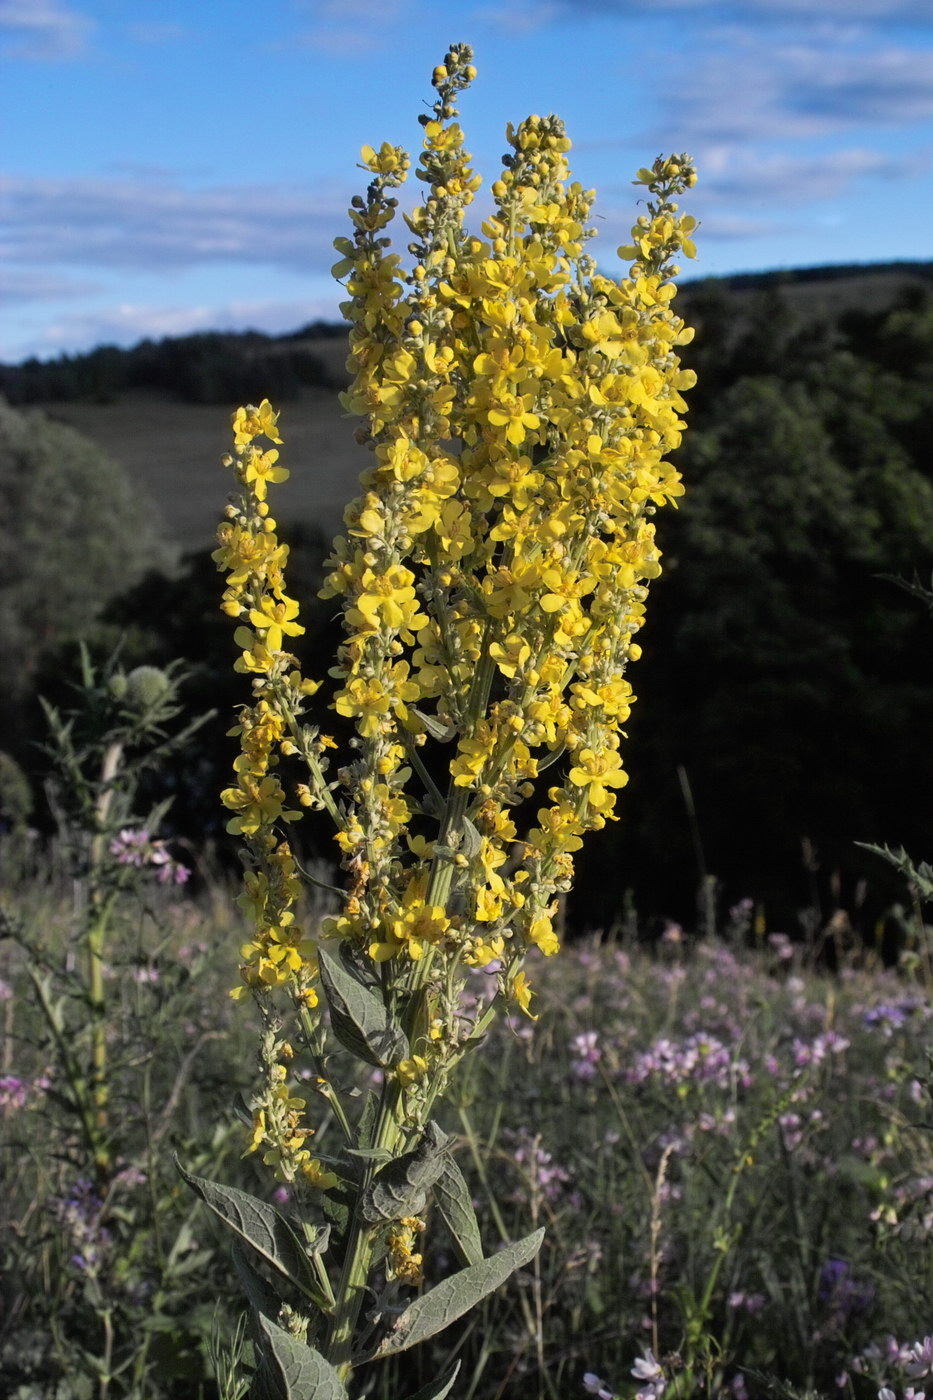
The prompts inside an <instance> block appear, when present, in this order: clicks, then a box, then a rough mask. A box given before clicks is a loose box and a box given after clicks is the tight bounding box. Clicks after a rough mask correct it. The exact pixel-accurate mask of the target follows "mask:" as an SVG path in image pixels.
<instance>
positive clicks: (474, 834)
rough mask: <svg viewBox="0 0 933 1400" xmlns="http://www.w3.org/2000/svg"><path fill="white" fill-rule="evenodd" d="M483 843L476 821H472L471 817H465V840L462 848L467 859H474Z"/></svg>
mask: <svg viewBox="0 0 933 1400" xmlns="http://www.w3.org/2000/svg"><path fill="white" fill-rule="evenodd" d="M482 844H483V838H482V836H480V834H479V828H478V827H477V826H476V824H475V822H471V821H470V818H469V817H464V818H463V842H462V844H461V847H460V850H461V853H462V854H463V855H465V856H466V858H467V860H472V859H473V857H474V856H475V855H476V853H477V851H478V850H479V848H480V847H481V846H482Z"/></svg>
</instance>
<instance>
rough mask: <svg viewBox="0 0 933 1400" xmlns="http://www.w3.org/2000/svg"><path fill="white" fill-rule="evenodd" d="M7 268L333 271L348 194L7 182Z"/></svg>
mask: <svg viewBox="0 0 933 1400" xmlns="http://www.w3.org/2000/svg"><path fill="white" fill-rule="evenodd" d="M0 198H2V200H3V204H4V207H5V211H6V229H5V230H4V233H3V237H2V242H0V256H2V257H3V259H4V260H5V261H7V262H11V263H22V264H24V265H29V264H37V263H38V264H42V265H44V266H48V265H59V266H62V265H67V266H72V267H75V266H81V267H108V268H124V269H126V268H133V269H144V270H146V271H159V270H168V269H174V268H180V267H191V266H195V265H198V264H205V263H246V264H254V265H255V264H261V265H264V266H267V267H270V266H274V267H280V268H288V269H291V270H298V271H301V272H308V271H320V270H323V269H325V268H326V267H329V265H330V262H331V261H332V260H333V258H332V242H333V239H334V237H335V235H336V234H338V233H343V232H345V225H346V222H347V220H346V212H345V211H346V205H347V202H348V198H347V196H346V195H345V194H344V192H342V191H341V192H339V193H337V192H335V191H328V190H326V189H321V188H317V189H314V190H309V189H308V188H306V187H303V188H301V189H291V190H290V189H287V188H283V187H282V186H279V185H268V186H263V185H224V186H214V187H211V188H206V189H205V188H201V189H190V188H186V187H184V186H183V185H181V184H180V183H178V182H177V181H168V180H161V179H157V178H156V179H148V178H146V179H133V178H127V179H107V178H103V177H96V178H95V177H77V178H68V179H51V178H46V177H29V176H6V177H4V178H2V179H0Z"/></svg>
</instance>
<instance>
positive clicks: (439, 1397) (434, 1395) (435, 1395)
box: [408, 1361, 460, 1400]
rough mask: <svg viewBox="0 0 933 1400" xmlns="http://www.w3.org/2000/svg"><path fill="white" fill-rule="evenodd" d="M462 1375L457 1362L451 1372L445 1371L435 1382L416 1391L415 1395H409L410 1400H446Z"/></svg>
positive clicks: (436, 1377)
mask: <svg viewBox="0 0 933 1400" xmlns="http://www.w3.org/2000/svg"><path fill="white" fill-rule="evenodd" d="M459 1373H460V1362H459V1361H455V1362H454V1364H453V1366H451V1368H450V1370H448V1371H443V1372H442V1373H441V1375H439V1376H435V1378H434V1380H433V1381H428V1383H427V1385H423V1386H422V1387H421V1389H420V1390H416V1391H415V1393H414V1395H409V1396H408V1400H445V1397H446V1396H448V1395H449V1394H450V1392H451V1390H452V1389H453V1384H454V1381H455V1380H456V1379H457V1376H458V1375H459Z"/></svg>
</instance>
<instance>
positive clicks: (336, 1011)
mask: <svg viewBox="0 0 933 1400" xmlns="http://www.w3.org/2000/svg"><path fill="white" fill-rule="evenodd" d="M318 965H319V967H320V971H321V982H322V983H323V985H324V992H325V994H326V996H327V1004H328V1006H329V1007H330V1020H331V1026H332V1027H333V1031H334V1035H335V1036H336V1037H337V1039H338V1040H339V1041H340V1043H341V1045H343V1046H344V1047H345V1048H346V1049H347V1050H349V1051H350V1053H351V1054H353V1055H356V1057H357V1058H358V1059H360V1060H365V1061H366V1063H367V1064H368V1065H374V1066H375V1067H376V1068H377V1069H392V1068H393V1067H394V1066H395V1065H397V1064H398V1063H399V1062H400V1061H401V1060H404V1059H407V1057H408V1038H407V1036H406V1035H405V1032H404V1031H403V1030H402V1028H401V1026H399V1025H397V1024H396V1023H395V1022H394V1021H393V1020H392V1018H391V1016H390V1014H389V1011H388V1008H387V1007H386V1006H385V1004H384V1003H383V1000H382V997H381V996H380V995H379V993H378V992H377V991H375V990H373V989H372V988H370V987H367V986H366V985H365V983H364V982H363V981H362V979H361V977H360V976H358V975H356V974H355V973H354V972H353V971H351V969H350V968H349V967H348V966H347V964H346V962H345V961H344V960H343V959H342V958H339V957H335V956H334V954H333V953H331V952H330V951H329V950H328V949H327V948H325V946H324V945H323V944H319V945H318Z"/></svg>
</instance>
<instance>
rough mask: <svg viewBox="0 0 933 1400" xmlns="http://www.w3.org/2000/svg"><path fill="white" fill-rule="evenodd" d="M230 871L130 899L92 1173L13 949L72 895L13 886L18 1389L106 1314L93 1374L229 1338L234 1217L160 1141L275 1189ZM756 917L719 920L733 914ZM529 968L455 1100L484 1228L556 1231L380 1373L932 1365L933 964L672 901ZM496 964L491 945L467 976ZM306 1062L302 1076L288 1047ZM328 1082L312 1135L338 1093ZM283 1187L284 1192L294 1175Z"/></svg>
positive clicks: (755, 1377)
mask: <svg viewBox="0 0 933 1400" xmlns="http://www.w3.org/2000/svg"><path fill="white" fill-rule="evenodd" d="M6 854H7V855H9V851H7V852H6ZM230 897H231V892H230V891H228V890H226V889H224V888H222V887H219V886H218V887H214V888H213V889H212V891H211V895H210V898H209V899H207V898H203V897H202V898H201V899H199V900H192V899H190V898H187V897H185V896H184V894H183V893H172V892H171V891H170V890H164V889H162V890H156V889H153V890H152V891H151V892H150V893H149V894H148V895H147V896H146V898H145V905H146V906H147V907H148V913H144V912H143V910H142V909H141V908H140V907H139V906H135V907H134V905H133V904H132V903H130V904H126V905H124V907H123V909H122V912H121V925H120V928H121V931H120V932H119V934H118V935H117V934H115V936H114V940H113V942H112V944H111V947H110V950H109V954H108V966H107V982H106V997H107V1004H108V1015H109V1025H110V1046H111V1055H112V1056H113V1079H112V1093H113V1099H112V1112H113V1114H114V1123H115V1137H114V1143H115V1147H116V1155H115V1159H114V1165H113V1168H112V1170H111V1175H110V1179H109V1182H108V1183H107V1184H106V1185H102V1184H101V1182H100V1178H99V1177H95V1174H94V1170H93V1166H92V1164H90V1163H89V1162H88V1161H87V1159H86V1154H85V1152H84V1149H83V1148H82V1143H81V1137H80V1132H79V1130H78V1124H77V1121H76V1119H75V1117H74V1113H73V1110H72V1107H71V1104H70V1091H69V1088H68V1084H67V1082H66V1081H65V1080H64V1079H63V1078H62V1074H61V1068H60V1066H59V1065H58V1064H57V1052H56V1050H55V1046H54V1044H53V1042H52V1041H51V1040H50V1036H49V1030H48V1024H47V1022H46V1021H45V1018H44V1017H43V1015H42V1013H41V1011H40V1009H39V1006H38V1005H37V1001H36V987H35V984H33V983H31V982H30V980H29V976H28V975H27V972H28V965H29V961H30V959H29V957H28V956H27V948H28V947H32V948H33V949H35V948H36V946H40V947H41V949H42V951H41V954H36V953H35V952H33V955H32V965H33V966H34V967H38V968H39V970H40V972H42V973H43V975H46V976H50V975H51V972H50V971H49V969H50V968H51V967H52V966H53V965H54V964H55V963H56V960H57V959H58V958H60V956H61V955H62V954H63V952H64V950H65V949H66V947H67V940H68V936H69V935H68V930H69V926H70V922H71V920H72V918H73V914H72V912H71V911H70V910H69V908H68V906H67V903H66V902H64V901H63V900H62V898H61V896H60V895H59V894H58V893H57V887H56V877H54V875H53V873H52V872H47V874H46V878H45V880H37V881H34V882H33V884H32V886H31V888H30V891H29V892H28V894H25V895H24V896H23V898H22V899H21V900H19V901H18V902H15V903H14V904H13V905H12V906H11V905H10V904H9V902H8V903H7V904H6V905H5V909H6V912H7V916H8V918H9V915H10V910H11V907H12V908H13V909H15V910H17V911H18V912H17V914H16V919H15V921H14V922H16V923H17V926H18V929H19V933H18V937H21V938H22V939H23V940H24V941H23V942H20V943H18V944H11V943H9V942H8V943H7V944H5V945H4V947H5V951H4V953H3V962H2V965H0V973H2V981H0V989H2V996H3V998H4V1000H3V1013H4V1017H5V1023H6V1026H5V1028H6V1032H7V1040H6V1050H5V1052H4V1054H5V1059H4V1064H3V1077H2V1078H0V1114H2V1119H3V1125H4V1134H3V1135H4V1143H5V1146H4V1149H3V1155H2V1158H0V1171H2V1189H3V1193H4V1200H5V1202H6V1215H5V1223H4V1227H3V1233H2V1236H0V1250H2V1257H3V1263H4V1275H5V1280H6V1281H5V1283H4V1286H3V1290H4V1300H5V1308H6V1311H5V1319H4V1322H3V1327H2V1333H0V1393H2V1394H3V1395H4V1397H7V1398H8V1400H99V1398H100V1397H104V1395H105V1391H104V1389H103V1388H102V1386H101V1383H100V1380H99V1375H98V1371H97V1368H98V1367H99V1365H100V1361H101V1357H102V1356H103V1353H104V1350H105V1348H106V1347H107V1346H108V1345H109V1348H110V1350H109V1357H110V1363H109V1364H110V1366H111V1368H112V1369H113V1370H114V1371H115V1372H116V1375H115V1378H114V1379H113V1381H112V1382H111V1383H110V1386H109V1388H108V1390H107V1392H106V1393H107V1394H108V1395H109V1396H110V1400H117V1397H121V1396H131V1397H138V1400H163V1397H164V1400H168V1397H171V1398H172V1400H199V1398H202V1400H207V1397H212V1396H215V1395H217V1393H218V1392H217V1389H216V1382H215V1380H213V1379H212V1377H214V1376H216V1375H217V1373H218V1367H220V1368H221V1369H222V1366H223V1364H224V1363H223V1352H224V1347H221V1348H220V1356H218V1350H217V1343H216V1340H215V1342H213V1343H212V1341H211V1338H212V1336H214V1337H215V1338H216V1335H217V1334H218V1331H219V1332H220V1333H221V1334H222V1335H224V1336H225V1337H226V1338H227V1339H228V1340H229V1339H230V1338H231V1337H232V1336H233V1334H234V1327H235V1320H236V1317H237V1314H238V1312H239V1311H240V1308H241V1306H242V1304H241V1301H240V1298H239V1295H238V1289H237V1284H236V1280H235V1279H234V1278H233V1277H232V1276H231V1272H230V1269H229V1265H228V1256H227V1251H226V1244H225V1242H224V1241H223V1240H222V1239H221V1238H220V1237H219V1235H218V1234H217V1233H216V1232H215V1230H214V1229H213V1228H212V1227H211V1225H210V1223H209V1221H208V1219H207V1218H206V1214H205V1213H204V1211H203V1208H202V1207H199V1206H198V1205H197V1204H196V1203H195V1201H194V1198H193V1197H192V1196H190V1195H189V1193H188V1192H187V1191H186V1190H185V1189H184V1188H183V1187H182V1186H181V1184H180V1183H179V1182H178V1181H177V1178H175V1177H174V1174H173V1170H172V1166H171V1160H170V1156H171V1151H172V1149H173V1148H174V1149H176V1150H178V1151H179V1153H180V1155H181V1157H182V1159H183V1161H184V1162H185V1164H186V1165H187V1166H188V1167H189V1168H190V1169H193V1170H196V1171H198V1172H201V1173H203V1174H204V1175H207V1176H210V1177H213V1178H215V1179H217V1180H219V1181H223V1182H225V1183H226V1184H229V1185H233V1184H237V1183H239V1184H241V1185H242V1186H244V1187H245V1188H246V1189H248V1190H250V1191H254V1192H255V1191H257V1190H258V1191H259V1192H260V1193H262V1192H263V1191H266V1190H268V1189H269V1188H268V1184H266V1185H264V1180H266V1179H265V1178H263V1177H262V1176H261V1175H260V1173H259V1172H257V1170H256V1169H255V1168H254V1166H253V1165H252V1162H253V1160H254V1159H250V1158H247V1159H246V1160H245V1161H244V1160H242V1159H241V1156H240V1154H241V1153H242V1152H243V1147H244V1144H245V1140H246V1137H247V1136H248V1134H247V1132H246V1130H245V1129H244V1128H243V1127H242V1126H240V1125H239V1124H238V1123H237V1121H236V1119H235V1117H234V1116H233V1114H232V1113H231V1109H230V1104H231V1095H232V1094H233V1092H234V1090H235V1089H237V1088H239V1089H241V1090H242V1091H243V1092H244V1093H245V1094H247V1095H249V1093H250V1090H251V1085H252V1083H253V1069H252V1066H253V1056H254V1053H255V1045H256V1038H255V1029H254V1023H253V1013H252V1012H251V1010H250V1009H249V1007H248V1006H247V1007H244V1008H242V1009H239V1010H237V1009H235V1008H234V1006H233V1003H232V1002H231V1001H230V998H229V996H228V995H227V988H228V987H229V985H230V983H231V980H232V979H233V977H234V975H235V974H234V963H235V959H236V945H237V943H238V942H239V937H238V934H237V932H236V929H235V927H231V917H230V912H229V909H230V905H229V900H230ZM742 917H743V916H742V911H737V912H736V914H735V917H734V920H733V923H732V924H731V926H730V927H729V929H727V930H724V932H726V933H727V935H728V936H729V937H730V938H731V939H733V940H735V939H738V940H739V941H740V942H741V941H742V940H743V939H744V934H743V925H742ZM531 971H532V977H533V980H534V982H535V984H536V985H537V986H538V987H539V990H540V1004H539V1006H538V1011H539V1020H538V1021H536V1022H531V1021H529V1020H528V1019H526V1018H524V1017H518V1018H517V1019H515V1018H513V1019H511V1020H509V1021H507V1022H502V1023H501V1024H500V1025H499V1028H498V1029H497V1030H496V1031H495V1033H494V1035H493V1036H492V1037H491V1038H490V1040H489V1043H488V1045H487V1047H486V1049H485V1050H484V1051H483V1052H482V1053H481V1055H480V1056H479V1057H478V1058H477V1059H475V1060H474V1062H473V1067H472V1069H471V1070H470V1071H469V1073H468V1074H466V1075H465V1076H464V1077H462V1078H461V1079H459V1080H458V1081H457V1082H456V1084H455V1085H454V1088H453V1091H452V1094H451V1098H450V1104H449V1107H448V1109H447V1110H446V1112H445V1117H444V1126H445V1127H446V1129H447V1130H448V1131H449V1132H451V1133H452V1134H453V1136H454V1143H455V1147H456V1154H457V1159H458V1161H459V1162H460V1164H461V1166H462V1168H463V1170H464V1172H465V1173H466V1174H467V1177H468V1179H469V1181H470V1183H471V1188H472V1190H473V1193H474V1199H475V1201H476V1204H477V1209H478V1214H479V1220H480V1226H481V1231H482V1236H483V1240H484V1243H485V1247H486V1249H487V1251H493V1250H495V1249H496V1247H497V1246H498V1244H499V1242H500V1240H501V1239H502V1238H503V1237H509V1238H517V1237H519V1236H520V1235H523V1234H524V1233H526V1232H527V1231H529V1230H531V1229H533V1228H534V1227H535V1226H537V1225H538V1224H544V1225H545V1226H546V1227H547V1234H546V1243H545V1247H544V1251H543V1253H542V1255H541V1257H540V1261H539V1263H538V1265H537V1266H536V1267H535V1268H534V1270H529V1271H525V1272H523V1273H521V1274H519V1276H518V1277H517V1279H516V1280H514V1281H513V1282H512V1283H511V1284H510V1285H509V1286H508V1288H507V1289H506V1290H505V1292H504V1293H503V1294H501V1295H499V1296H498V1297H497V1299H496V1300H495V1302H494V1303H492V1304H488V1305H486V1306H484V1308H483V1309H482V1310H481V1312H480V1313H479V1314H478V1315H477V1316H476V1317H475V1318H474V1320H473V1321H472V1323H469V1324H467V1323H464V1324H460V1325H458V1326H455V1327H453V1328H451V1329H450V1331H449V1332H447V1333H443V1334H441V1336H440V1337H439V1338H438V1339H437V1340H436V1341H435V1342H434V1343H432V1344H431V1346H430V1347H426V1348H425V1349H424V1354H422V1355H421V1358H420V1361H419V1362H418V1363H417V1364H416V1366H415V1369H412V1367H411V1366H408V1367H407V1368H406V1367H402V1366H400V1364H399V1363H389V1369H388V1371H387V1370H386V1369H383V1370H382V1371H381V1372H379V1379H378V1381H376V1380H375V1379H374V1380H373V1383H372V1384H373V1388H370V1389H368V1390H367V1391H366V1393H367V1394H368V1395H371V1396H372V1397H373V1400H389V1397H390V1396H395V1395H397V1394H408V1392H409V1390H410V1389H413V1388H414V1385H415V1383H416V1382H419V1381H423V1380H424V1379H426V1378H427V1377H428V1376H429V1375H431V1374H435V1373H437V1372H439V1370H440V1369H441V1367H442V1366H443V1365H444V1364H446V1361H447V1360H448V1359H449V1358H450V1357H451V1356H453V1355H458V1356H459V1357H460V1358H461V1359H462V1361H463V1363H464V1371H463V1376H464V1384H463V1386H462V1390H461V1392H460V1393H461V1394H462V1395H463V1396H464V1397H466V1400H479V1398H480V1397H481V1398H482V1400H497V1398H499V1400H505V1397H510V1400H578V1398H579V1400H582V1397H584V1396H585V1395H586V1393H587V1392H586V1390H585V1388H584V1384H583V1377H584V1374H585V1373H594V1374H596V1375H598V1376H600V1377H602V1378H604V1384H603V1388H604V1389H605V1391H606V1393H607V1394H612V1395H616V1394H620V1395H622V1396H625V1397H630V1396H633V1395H634V1393H635V1390H636V1389H637V1386H638V1382H637V1381H634V1380H633V1379H632V1377H631V1371H632V1367H633V1366H634V1365H635V1363H636V1360H637V1358H638V1357H639V1356H643V1355H644V1354H645V1350H646V1348H650V1349H651V1352H652V1353H653V1355H655V1356H657V1357H659V1358H662V1360H663V1361H664V1367H665V1373H666V1375H667V1376H668V1378H669V1381H668V1390H667V1394H668V1396H669V1397H671V1396H682V1397H686V1396H690V1395H694V1394H696V1395H701V1394H702V1395H705V1396H719V1397H722V1398H723V1400H725V1397H731V1400H734V1397H737V1396H738V1397H744V1396H746V1395H747V1396H751V1397H753V1400H759V1397H760V1398H761V1400H765V1397H776V1396H787V1397H790V1396H791V1395H802V1394H804V1393H806V1394H808V1395H812V1396H826V1397H838V1396H845V1397H850V1400H852V1398H853V1397H858V1400H874V1396H875V1395H876V1394H877V1390H878V1386H879V1385H880V1384H881V1383H886V1384H888V1385H890V1386H892V1387H893V1388H894V1390H895V1393H896V1394H897V1395H898V1396H900V1395H901V1394H902V1393H905V1394H909V1393H910V1392H909V1391H906V1390H905V1387H906V1386H907V1385H908V1384H909V1383H910V1381H909V1378H910V1376H911V1375H912V1374H913V1375H914V1376H917V1375H921V1374H926V1372H923V1371H922V1369H921V1368H920V1367H921V1363H919V1362H917V1363H916V1366H915V1369H914V1371H913V1372H911V1370H910V1369H909V1367H910V1365H911V1357H912V1355H913V1354H912V1353H911V1351H910V1348H911V1347H913V1346H914V1344H915V1343H920V1341H921V1340H922V1338H923V1336H924V1335H925V1334H926V1333H928V1332H929V1331H930V1329H931V1318H933V1266H931V1259H930V1250H929V1229H930V1221H931V1211H933V1196H931V1191H933V1145H931V1139H930V1134H929V1131H928V1127H927V1125H928V1122H929V1119H930V1116H931V1109H930V1097H929V1079H928V1075H929V1065H928V1061H927V1058H926V1056H927V1050H928V1047H929V1044H930V1032H931V1020H930V1009H929V1003H928V999H927V995H926V993H927V988H926V985H925V984H921V983H918V982H916V981H914V980H911V979H910V978H906V977H903V976H898V975H896V974H894V973H890V972H888V973H885V972H883V971H881V970H880V969H877V968H872V967H871V966H863V967H855V966H852V967H847V968H846V969H844V970H843V971H842V973H841V975H839V976H838V977H835V978H828V977H824V976H820V975H817V974H815V973H814V972H813V971H812V970H811V969H808V968H807V966H806V965H805V963H804V962H802V961H801V953H800V951H799V950H798V952H797V953H794V952H793V951H792V950H791V949H790V947H789V945H788V944H787V943H786V941H783V942H782V940H781V939H780V938H777V939H772V940H771V941H770V942H768V943H766V944H765V946H764V947H763V948H761V949H760V950H759V951H757V952H754V951H741V949H740V948H739V947H738V946H737V945H736V944H733V946H729V945H728V944H726V943H723V942H701V943H696V944H694V943H693V942H692V940H689V939H687V940H685V939H684V938H683V936H682V935H681V934H679V933H678V932H676V931H673V930H672V931H671V934H670V936H669V937H668V938H667V939H665V941H664V942H663V943H662V944H661V945H660V947H659V950H658V952H657V954H656V955H651V954H649V953H646V952H645V951H640V950H639V949H638V948H637V947H636V946H634V945H632V944H626V943H624V942H623V943H612V944H603V945H599V944H593V943H587V944H582V945H580V944H578V945H576V946H571V947H568V948H566V949H565V950H563V951H562V952H561V953H560V954H559V955H558V956H557V957H555V958H553V959H550V960H547V961H543V960H538V961H537V962H536V963H535V964H534V966H533V968H532V969H531ZM490 986H491V981H490V978H489V976H488V975H487V974H484V973H478V974H476V976H475V978H474V984H473V988H472V995H474V996H476V997H480V998H482V997H484V996H485V995H487V994H488V989H489V987H490ZM76 1024H78V1023H76ZM82 1037H83V1032H81V1031H80V1030H79V1031H77V1032H76V1035H75V1039H74V1043H73V1046H72V1049H73V1050H74V1051H76V1052H77V1053H78V1054H80V1053H81V1050H82V1045H83V1039H82ZM339 1063H340V1064H342V1065H343V1069H344V1073H345V1074H347V1075H349V1074H350V1073H351V1072H352V1070H351V1067H350V1061H349V1057H347V1056H345V1055H344V1056H343V1058H342V1059H339ZM295 1071H296V1083H298V1084H301V1083H302V1082H303V1080H304V1079H305V1078H306V1075H307V1066H306V1064H305V1061H304V1059H303V1058H302V1057H301V1056H299V1059H298V1060H297V1061H296V1065H295ZM314 1112H315V1117H316V1121H317V1125H318V1134H317V1137H316V1139H315V1146H316V1149H317V1150H318V1151H320V1152H321V1153H327V1152H328V1151H329V1150H331V1143H332V1142H333V1140H334V1134H335V1131H336V1129H335V1124H334V1122H333V1120H332V1119H331V1118H330V1116H329V1114H328V1113H327V1111H326V1108H325V1106H324V1105H323V1104H321V1105H320V1106H319V1108H316V1109H315V1110H314ZM275 1198H276V1200H277V1201H278V1203H279V1205H280V1207H281V1208H282V1209H284V1210H286V1211H287V1209H288V1203H289V1192H288V1190H285V1189H280V1190H278V1191H276V1193H275ZM426 1255H427V1259H428V1265H427V1267H428V1274H429V1278H430V1279H437V1278H440V1277H441V1276H443V1275H444V1274H446V1273H448V1272H449V1271H450V1269H451V1267H452V1260H451V1255H450V1246H449V1241H448V1239H447V1237H446V1234H445V1231H444V1227H443V1225H442V1224H441V1222H440V1220H439V1218H437V1217H435V1216H433V1215H432V1216H430V1217H429V1221H428V1234H427V1236H426ZM108 1339H109V1341H108ZM143 1341H144V1342H145V1345H144V1346H143ZM227 1350H229V1346H227ZM916 1354H917V1355H920V1351H919V1349H918V1351H917V1353H916ZM923 1355H924V1356H925V1355H926V1353H923ZM244 1356H245V1358H246V1359H247V1360H248V1356H249V1348H248V1346H247V1347H246V1348H245V1351H244ZM118 1367H122V1368H123V1369H119V1370H118V1369H117V1368H118ZM591 1393H592V1392H591Z"/></svg>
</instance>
